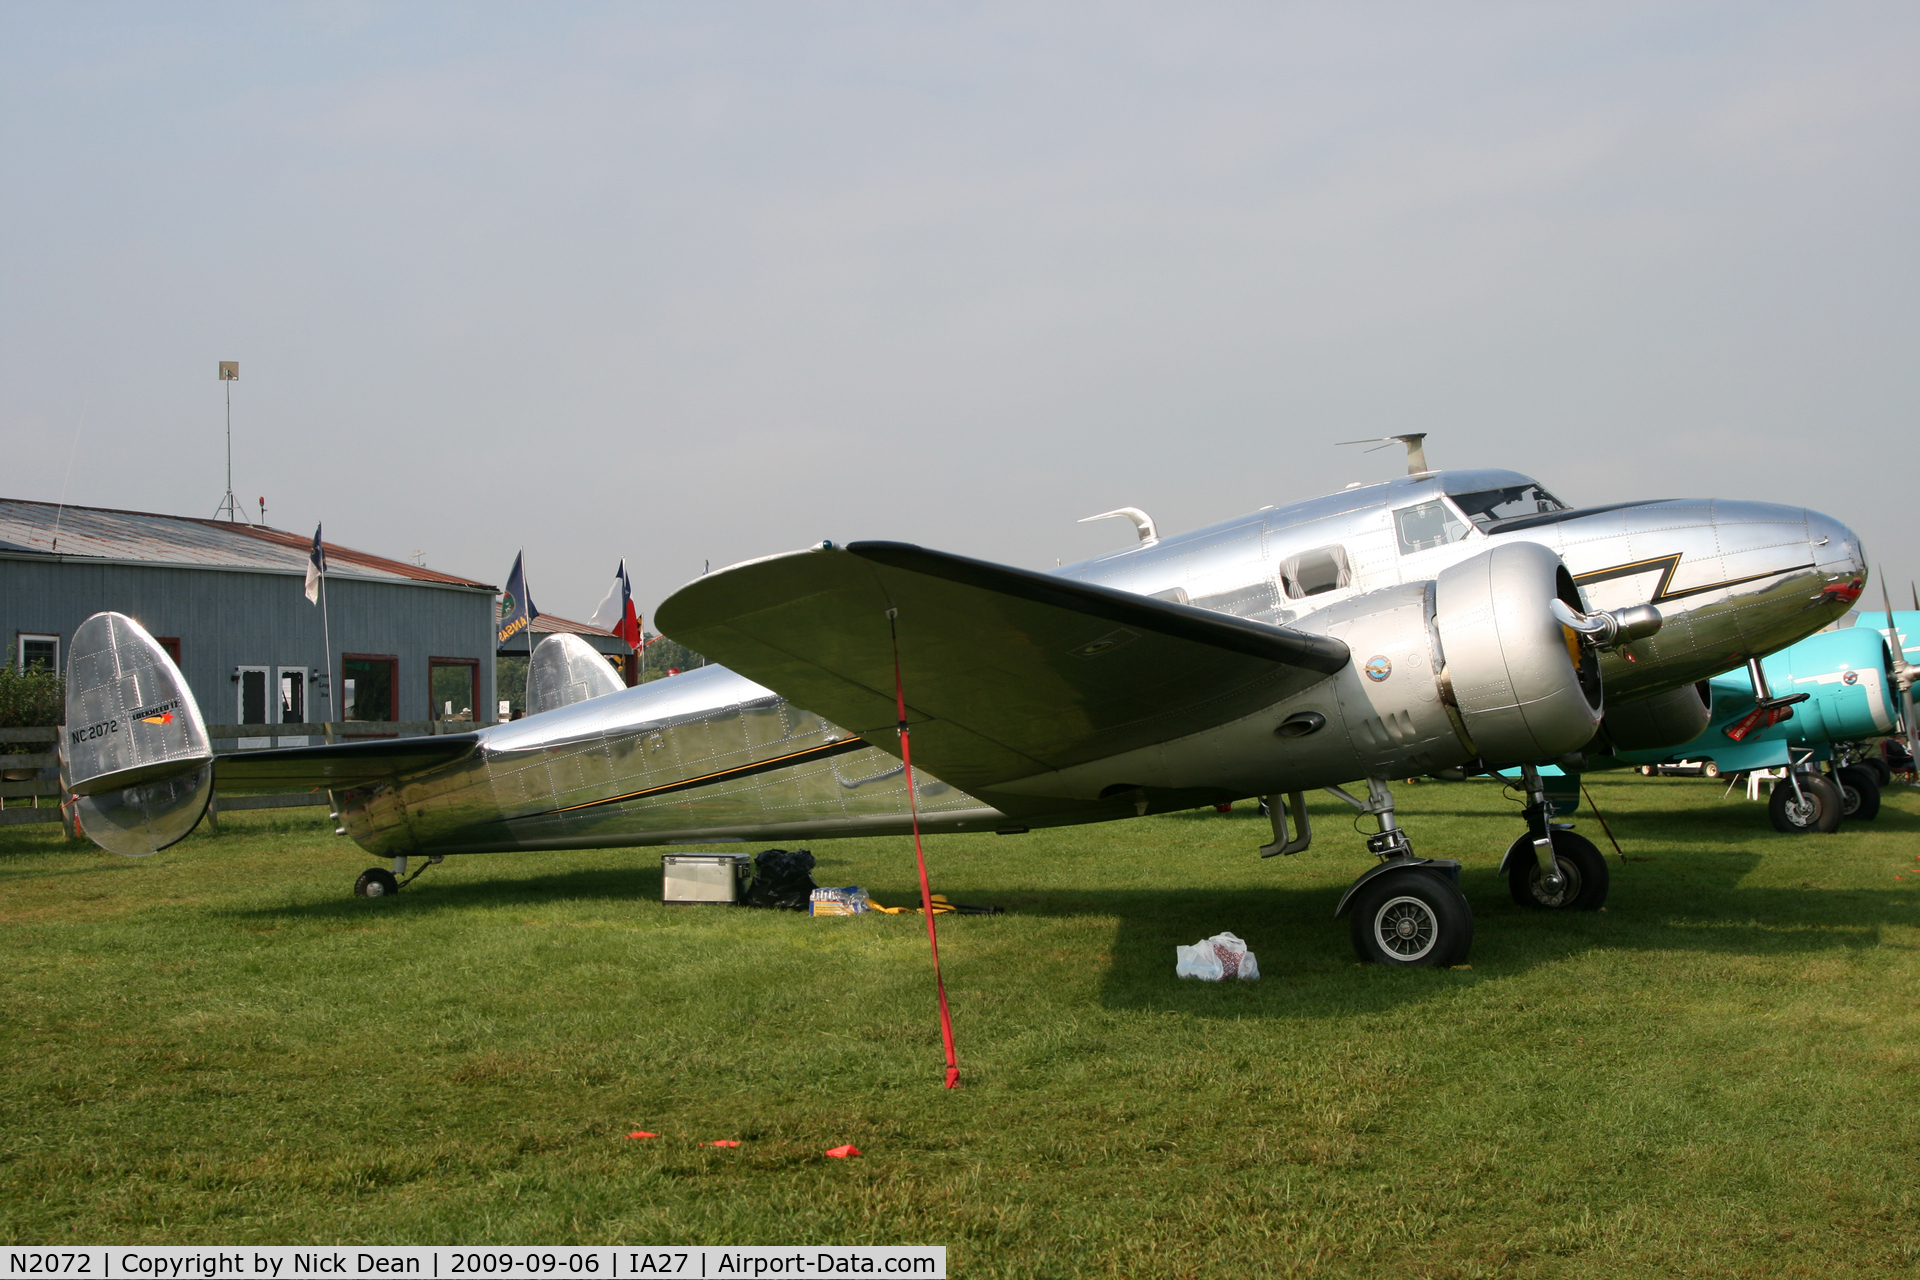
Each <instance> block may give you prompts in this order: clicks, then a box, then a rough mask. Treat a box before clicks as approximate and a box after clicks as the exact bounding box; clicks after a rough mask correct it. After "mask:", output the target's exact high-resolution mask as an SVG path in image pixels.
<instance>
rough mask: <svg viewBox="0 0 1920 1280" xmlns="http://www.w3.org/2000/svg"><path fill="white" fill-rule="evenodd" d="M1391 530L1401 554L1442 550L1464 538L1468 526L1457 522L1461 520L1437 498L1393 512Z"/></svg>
mask: <svg viewBox="0 0 1920 1280" xmlns="http://www.w3.org/2000/svg"><path fill="white" fill-rule="evenodd" d="M1393 527H1394V529H1395V531H1396V532H1398V533H1399V535H1400V554H1401V555H1410V554H1412V553H1413V552H1415V551H1427V550H1430V549H1432V548H1434V547H1444V546H1446V545H1447V544H1448V543H1450V542H1458V541H1460V539H1462V538H1464V537H1466V536H1467V526H1465V525H1464V524H1461V523H1460V517H1458V516H1456V515H1454V514H1453V512H1451V511H1449V510H1448V509H1447V504H1446V503H1444V502H1441V501H1440V500H1439V499H1437V498H1436V499H1435V500H1433V501H1432V502H1422V503H1420V504H1419V505H1417V506H1412V507H1402V508H1400V509H1399V510H1398V511H1396V512H1394V513H1393Z"/></svg>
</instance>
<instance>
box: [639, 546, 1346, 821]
mask: <svg viewBox="0 0 1920 1280" xmlns="http://www.w3.org/2000/svg"><path fill="white" fill-rule="evenodd" d="M889 610H897V611H898V616H897V623H898V627H899V662H900V672H901V678H902V682H903V684H904V686H905V690H906V700H907V712H908V719H909V721H910V722H911V723H912V725H913V754H914V759H915V761H916V763H922V764H924V765H925V766H926V767H927V768H928V769H929V770H931V771H932V772H934V773H935V774H937V775H938V776H939V777H940V779H941V780H942V781H943V782H947V783H949V784H951V785H953V786H956V787H960V788H962V789H963V790H967V791H975V792H977V791H978V790H979V789H980V788H982V787H991V786H993V785H994V784H996V783H1005V782H1010V781H1013V780H1015V779H1018V778H1024V777H1030V776H1033V775H1035V774H1039V773H1043V772H1047V771H1050V770H1055V769H1063V768H1067V767H1069V766H1072V765H1075V764H1081V763H1085V762H1087V761H1089V760H1096V759H1101V758H1104V757H1107V756H1112V755H1116V754H1119V753H1120V752H1123V751H1129V750H1133V749H1136V748H1139V747H1145V746H1151V745H1154V744H1156V743H1161V742H1167V741H1170V740H1172V739H1175V738H1178V737H1182V736H1184V735H1186V734H1190V733H1196V732H1199V731H1201V730H1203V729H1207V728H1211V727H1214V726H1216V725H1220V724H1224V723H1227V722H1228V721H1231V720H1234V719H1238V718H1239V717H1241V716H1244V715H1249V714H1252V713H1253V712H1255V711H1257V710H1259V709H1261V708H1262V707H1266V706H1270V705H1272V704H1273V703H1274V702H1277V701H1279V700H1280V699H1282V698H1284V697H1287V696H1288V695H1290V694H1292V693H1294V692H1296V691H1298V690H1300V689H1304V688H1306V687H1307V686H1309V685H1312V684H1316V683H1318V682H1319V681H1321V680H1323V679H1325V678H1326V677H1327V676H1329V675H1331V674H1333V673H1334V672H1337V671H1339V670H1340V669H1341V668H1342V667H1344V666H1345V665H1346V664H1347V661H1348V654H1347V649H1346V646H1345V645H1343V644H1341V643H1340V642H1339V641H1337V640H1333V639H1330V638H1327V637H1324V636H1316V635H1307V634H1304V633H1302V632H1298V631H1289V630H1286V629H1285V628H1281V627H1273V626H1267V625H1265V624H1263V623H1258V622H1249V621H1247V620H1245V619H1242V618H1236V617H1232V616H1230V615H1226V614H1220V613H1213V612H1211V611H1209V610H1205V609H1196V608H1193V607H1191V606H1187V605H1180V604H1173V603H1171V602H1168V601H1164V600H1156V599H1152V598H1149V597H1146V596H1138V595H1133V594H1131V593H1129V592H1125V591H1115V590H1113V589H1111V588H1107V587H1097V586H1091V585H1088V584H1086V583H1082V582H1076V581H1073V580H1071V579H1067V578H1060V577H1056V576H1053V575H1050V574H1043V573H1034V572H1031V571H1029V570H1025V569H1014V568H1009V567H1007V566H1004V565H997V564H991V563H988V562H986V561H983V560H972V559H968V558H966V557H963V556H954V555H948V554H945V553H943V552H938V551H928V550H925V549H924V548H921V547H916V546H911V545H908V544H906V543H898V542H855V543H851V544H849V545H848V546H846V547H844V548H838V547H833V546H831V545H829V544H822V545H821V546H820V547H818V548H816V549H813V550H809V551H800V552H793V553H791V554H787V555H780V556H772V557H769V558H767V559H764V560H754V561H749V562H747V563H745V564H740V565H735V566H733V567H732V568H729V569H724V570H722V571H721V572H719V573H715V574H710V575H708V576H706V577H702V578H698V579H695V580H694V581H693V582H692V583H689V584H688V585H687V586H685V587H682V588H681V589H680V590H679V591H678V592H676V593H675V594H674V595H673V596H672V597H670V598H669V599H668V600H667V601H666V602H665V603H663V604H662V605H661V606H660V608H659V611H658V613H657V615H656V616H657V618H658V620H659V623H660V628H661V630H662V632H664V633H665V634H667V635H669V636H672V637H673V639H675V640H676V641H678V642H680V643H681V644H684V645H686V646H687V647H688V648H691V649H694V650H697V651H698V652H700V653H704V654H706V655H708V656H709V657H711V658H714V659H717V660H718V661H720V662H721V663H723V664H724V665H726V666H728V667H730V668H732V669H733V670H735V671H738V672H739V673H740V674H741V675H743V676H746V677H747V678H748V679H750V680H754V681H757V682H758V683H760V684H763V685H765V686H767V687H768V688H770V689H773V690H774V691H776V692H777V693H779V694H780V695H781V696H782V697H785V698H786V699H788V700H789V701H791V702H793V703H794V704H796V705H798V706H802V707H805V708H807V709H808V710H809V711H813V712H815V713H817V714H819V715H822V716H825V717H827V718H828V719H829V720H832V721H833V722H834V723H836V724H839V725H841V726H843V727H845V728H847V729H851V730H852V731H854V732H855V733H857V734H860V735H861V736H863V737H867V738H868V739H869V741H871V742H872V743H873V744H874V745H875V746H878V747H881V748H883V749H885V750H888V751H896V752H897V748H896V746H895V738H894V735H893V734H891V733H888V732H885V730H886V729H888V728H891V727H892V726H893V724H894V723H895V721H896V719H897V716H896V713H895V706H894V650H893V645H892V641H891V639H890V632H889V619H888V616H887V615H888V611H889Z"/></svg>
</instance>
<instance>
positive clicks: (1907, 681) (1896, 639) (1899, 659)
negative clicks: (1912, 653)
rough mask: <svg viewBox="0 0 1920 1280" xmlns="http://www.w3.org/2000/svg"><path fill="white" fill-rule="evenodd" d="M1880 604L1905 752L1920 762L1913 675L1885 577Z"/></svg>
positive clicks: (1919, 724) (1882, 581) (1884, 576)
mask: <svg viewBox="0 0 1920 1280" xmlns="http://www.w3.org/2000/svg"><path fill="white" fill-rule="evenodd" d="M1880 603H1881V604H1882V605H1884V606H1885V607H1886V610H1887V629H1886V633H1885V634H1886V637H1887V650H1888V652H1890V653H1892V654H1893V670H1894V674H1895V675H1896V676H1897V677H1901V679H1900V680H1899V685H1900V718H1901V719H1902V720H1904V721H1906V730H1907V751H1908V752H1909V753H1910V754H1911V755H1912V756H1913V758H1914V759H1916V760H1920V723H1916V722H1915V720H1914V715H1913V674H1912V672H1911V670H1909V669H1908V667H1907V653H1906V650H1905V649H1902V648H1901V647H1900V628H1898V627H1896V626H1895V625H1894V624H1893V601H1892V599H1891V598H1890V597H1888V595H1887V579H1886V575H1885V574H1882V575H1881V577H1880Z"/></svg>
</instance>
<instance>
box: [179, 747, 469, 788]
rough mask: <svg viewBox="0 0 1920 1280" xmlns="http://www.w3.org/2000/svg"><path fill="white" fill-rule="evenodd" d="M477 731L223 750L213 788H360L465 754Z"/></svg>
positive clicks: (216, 762) (447, 762)
mask: <svg viewBox="0 0 1920 1280" xmlns="http://www.w3.org/2000/svg"><path fill="white" fill-rule="evenodd" d="M479 744H480V735H479V734H477V733H453V734H447V735H444V736H442V737H434V738H369V739H366V740H365V741H361V742H329V743H326V744H325V745H323V746H316V747H271V748H267V749H264V750H260V751H228V752H222V753H221V754H220V755H217V756H215V757H214V763H213V769H214V784H215V785H216V786H218V787H278V786H287V787H328V788H342V787H360V786H366V785H368V784H370V783H375V782H391V781H393V780H394V779H396V778H401V777H405V776H407V775H409V774H414V773H420V772H423V771H424V770H427V769H431V768H433V767H434V766H436V765H442V764H451V763H452V762H453V761H455V760H458V759H460V758H462V757H463V756H467V755H471V754H472V753H473V750H474V748H475V747H477V746H478V745H479Z"/></svg>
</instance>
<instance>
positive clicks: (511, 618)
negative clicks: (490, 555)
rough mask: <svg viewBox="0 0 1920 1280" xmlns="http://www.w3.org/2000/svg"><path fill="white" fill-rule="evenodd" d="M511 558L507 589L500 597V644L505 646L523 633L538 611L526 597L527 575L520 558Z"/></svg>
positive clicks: (538, 614) (519, 555) (517, 555)
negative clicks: (521, 565)
mask: <svg viewBox="0 0 1920 1280" xmlns="http://www.w3.org/2000/svg"><path fill="white" fill-rule="evenodd" d="M524 554H525V552H521V553H519V554H516V555H515V556H514V557H513V572H512V573H509V574H508V575H507V589H506V590H505V591H504V592H502V593H501V596H500V643H501V644H505V643H506V642H507V641H508V640H510V639H512V638H513V637H514V636H517V635H519V634H520V633H521V632H522V631H525V630H526V629H527V628H528V627H529V626H530V625H532V623H533V620H534V619H535V618H537V617H539V616H540V611H539V610H538V609H536V608H534V607H533V601H532V599H531V598H529V597H528V595H527V575H526V573H525V572H524V571H522V569H521V567H520V559H521V556H522V555H524Z"/></svg>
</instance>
